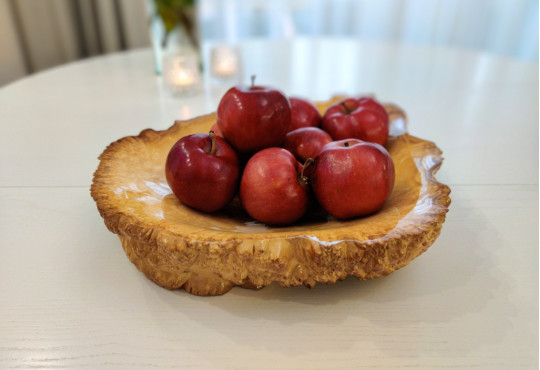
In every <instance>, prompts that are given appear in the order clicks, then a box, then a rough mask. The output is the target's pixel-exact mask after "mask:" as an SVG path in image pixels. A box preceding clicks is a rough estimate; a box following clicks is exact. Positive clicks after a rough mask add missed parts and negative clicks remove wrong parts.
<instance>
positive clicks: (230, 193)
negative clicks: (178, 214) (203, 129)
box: [165, 134, 240, 212]
mask: <svg viewBox="0 0 540 370" xmlns="http://www.w3.org/2000/svg"><path fill="white" fill-rule="evenodd" d="M215 140H216V142H215V152H214V154H211V153H210V149H211V146H212V140H211V138H210V135H209V134H194V135H189V136H184V137H183V138H181V139H180V140H178V141H177V142H176V143H175V144H174V145H173V146H172V148H171V150H170V151H169V154H168V156H167V160H166V162H165V176H166V178H167V183H168V184H169V186H170V188H171V190H172V192H173V193H174V195H176V197H177V198H178V199H179V200H180V201H181V202H182V203H184V204H185V205H187V206H189V207H192V208H195V209H197V210H199V211H203V212H215V211H217V210H219V209H221V208H223V207H224V206H226V205H227V204H228V203H229V202H230V201H231V200H232V198H233V197H234V196H235V194H236V192H237V190H238V183H239V180H240V170H239V163H238V156H237V155H236V153H235V151H234V150H233V148H232V147H231V146H230V145H229V144H228V143H227V142H226V141H225V139H223V138H221V137H219V136H217V135H216V136H215Z"/></svg>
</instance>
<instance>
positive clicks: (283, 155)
mask: <svg viewBox="0 0 540 370" xmlns="http://www.w3.org/2000/svg"><path fill="white" fill-rule="evenodd" d="M240 201H241V202H242V206H243V207H244V209H245V210H246V212H247V213H248V214H249V215H250V216H251V217H253V218H254V219H256V220H258V221H260V222H264V223H267V224H271V225H286V224H290V223H293V222H295V221H296V220H298V219H299V218H300V217H302V216H303V215H304V213H305V212H306V211H307V208H308V205H309V187H308V185H307V179H306V178H304V176H303V174H302V165H301V164H300V163H298V162H297V161H296V159H295V158H294V156H293V155H292V154H291V153H290V152H289V151H287V150H285V149H282V148H267V149H264V150H261V151H259V152H257V153H256V154H255V155H253V157H251V159H250V160H249V161H248V163H247V164H246V167H245V169H244V173H243V175H242V180H241V181H240Z"/></svg>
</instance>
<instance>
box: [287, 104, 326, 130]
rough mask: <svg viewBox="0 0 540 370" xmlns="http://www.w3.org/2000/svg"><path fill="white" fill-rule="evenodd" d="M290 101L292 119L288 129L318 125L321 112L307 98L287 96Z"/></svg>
mask: <svg viewBox="0 0 540 370" xmlns="http://www.w3.org/2000/svg"><path fill="white" fill-rule="evenodd" d="M289 102H290V103H291V111H292V120H291V126H290V127H289V131H292V130H296V129H297V128H301V127H319V126H320V125H321V114H320V113H319V110H318V109H317V107H316V106H315V105H314V104H313V103H311V102H310V101H308V100H305V99H302V98H294V97H293V98H289Z"/></svg>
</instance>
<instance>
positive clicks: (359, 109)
mask: <svg viewBox="0 0 540 370" xmlns="http://www.w3.org/2000/svg"><path fill="white" fill-rule="evenodd" d="M362 99H364V100H362ZM373 103H374V101H373V99H370V98H361V99H355V98H349V99H345V100H344V101H342V102H339V103H336V104H333V105H332V106H330V108H328V110H327V111H326V112H325V114H324V116H323V118H322V123H321V128H322V129H323V130H324V131H326V132H328V133H329V134H330V136H332V138H333V139H334V140H344V139H349V138H354V139H360V140H363V141H369V142H372V143H377V144H380V145H384V144H386V141H387V140H388V131H389V121H388V114H387V113H386V111H384V113H383V112H382V111H381V109H380V108H382V106H380V108H378V107H377V106H375V105H374V104H373ZM382 110H384V108H382Z"/></svg>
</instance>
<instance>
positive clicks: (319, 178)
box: [311, 139, 395, 219]
mask: <svg viewBox="0 0 540 370" xmlns="http://www.w3.org/2000/svg"><path fill="white" fill-rule="evenodd" d="M394 180H395V170H394V163H393V161H392V158H391V157H390V154H388V152H387V151H386V149H384V147H382V146H381V145H379V144H375V143H368V142H365V141H362V140H358V139H347V140H340V141H334V142H331V143H329V144H326V145H325V146H324V148H323V149H322V150H321V152H320V154H319V156H318V157H317V158H316V159H315V169H314V170H313V173H312V176H311V184H312V188H313V192H314V193H315V197H316V198H317V200H318V202H319V204H320V205H321V206H322V207H323V208H324V210H325V211H326V212H328V213H329V214H331V215H332V216H334V217H336V218H339V219H347V218H351V217H356V216H364V215H368V214H371V213H374V212H376V211H377V210H379V209H380V208H381V207H382V206H383V204H384V202H385V201H386V199H387V198H388V197H389V196H390V193H392V189H393V187H394Z"/></svg>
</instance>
